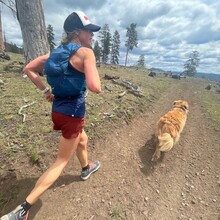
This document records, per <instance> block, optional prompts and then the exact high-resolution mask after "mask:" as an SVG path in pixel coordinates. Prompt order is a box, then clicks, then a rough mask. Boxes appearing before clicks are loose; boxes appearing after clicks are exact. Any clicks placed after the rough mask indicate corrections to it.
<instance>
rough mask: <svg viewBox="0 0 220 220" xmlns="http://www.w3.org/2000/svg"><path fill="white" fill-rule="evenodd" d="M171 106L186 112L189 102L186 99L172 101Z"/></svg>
mask: <svg viewBox="0 0 220 220" xmlns="http://www.w3.org/2000/svg"><path fill="white" fill-rule="evenodd" d="M173 107H174V108H181V109H182V110H183V111H185V112H186V113H188V111H189V104H188V102H187V101H184V100H177V101H174V102H173Z"/></svg>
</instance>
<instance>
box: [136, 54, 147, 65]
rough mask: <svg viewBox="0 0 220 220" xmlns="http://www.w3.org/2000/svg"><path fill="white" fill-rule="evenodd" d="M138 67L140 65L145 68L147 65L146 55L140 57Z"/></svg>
mask: <svg viewBox="0 0 220 220" xmlns="http://www.w3.org/2000/svg"><path fill="white" fill-rule="evenodd" d="M137 67H140V68H144V67H145V57H144V55H143V54H142V55H140V57H139V59H138V62H137Z"/></svg>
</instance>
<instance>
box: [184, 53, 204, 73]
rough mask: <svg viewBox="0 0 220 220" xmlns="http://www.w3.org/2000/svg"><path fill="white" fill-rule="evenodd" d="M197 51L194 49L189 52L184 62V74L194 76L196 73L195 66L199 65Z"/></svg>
mask: <svg viewBox="0 0 220 220" xmlns="http://www.w3.org/2000/svg"><path fill="white" fill-rule="evenodd" d="M199 61H200V59H199V52H198V51H196V50H194V51H192V52H191V53H190V55H189V59H188V60H187V61H186V63H185V64H184V69H185V70H184V72H183V73H184V74H186V75H187V76H195V75H196V73H197V70H196V68H197V67H198V66H199Z"/></svg>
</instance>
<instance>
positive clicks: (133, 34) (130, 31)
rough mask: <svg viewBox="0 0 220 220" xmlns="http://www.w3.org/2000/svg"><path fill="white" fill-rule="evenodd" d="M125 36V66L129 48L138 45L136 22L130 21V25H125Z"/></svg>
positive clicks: (131, 48)
mask: <svg viewBox="0 0 220 220" xmlns="http://www.w3.org/2000/svg"><path fill="white" fill-rule="evenodd" d="M126 37H127V40H126V42H125V46H126V48H127V51H126V58H125V66H126V65H127V60H128V52H129V50H133V48H134V47H137V45H138V42H137V31H136V24H134V23H132V24H130V27H127V33H126Z"/></svg>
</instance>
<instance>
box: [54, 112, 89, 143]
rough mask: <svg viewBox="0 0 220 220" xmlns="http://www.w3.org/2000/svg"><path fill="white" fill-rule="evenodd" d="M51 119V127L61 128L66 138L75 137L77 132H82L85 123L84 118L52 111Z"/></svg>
mask: <svg viewBox="0 0 220 220" xmlns="http://www.w3.org/2000/svg"><path fill="white" fill-rule="evenodd" d="M52 121H53V123H54V125H53V129H54V130H61V131H62V135H63V137H64V138H66V139H72V138H76V137H77V136H78V135H79V133H82V130H83V127H84V124H85V120H84V118H76V117H72V116H69V115H64V114H61V113H58V112H52Z"/></svg>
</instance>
